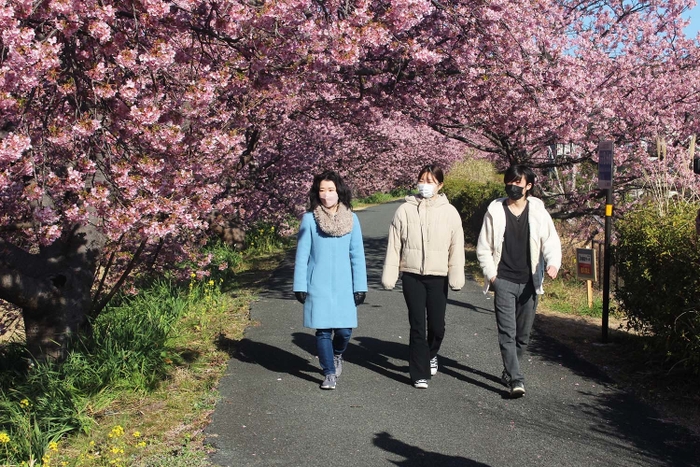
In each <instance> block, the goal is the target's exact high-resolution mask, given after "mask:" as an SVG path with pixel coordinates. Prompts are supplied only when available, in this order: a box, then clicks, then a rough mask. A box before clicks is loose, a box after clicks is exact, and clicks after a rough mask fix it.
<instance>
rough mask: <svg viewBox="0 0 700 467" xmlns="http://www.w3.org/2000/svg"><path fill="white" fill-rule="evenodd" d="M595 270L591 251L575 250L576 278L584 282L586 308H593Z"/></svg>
mask: <svg viewBox="0 0 700 467" xmlns="http://www.w3.org/2000/svg"><path fill="white" fill-rule="evenodd" d="M596 270H597V268H596V264H595V254H594V253H593V249H589V248H576V278H577V279H580V280H585V281H586V291H587V294H588V308H593V281H594V280H596Z"/></svg>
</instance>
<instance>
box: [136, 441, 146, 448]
mask: <svg viewBox="0 0 700 467" xmlns="http://www.w3.org/2000/svg"><path fill="white" fill-rule="evenodd" d="M136 446H138V447H140V448H145V447H146V442H145V441H139V443H138V444H137V445H136Z"/></svg>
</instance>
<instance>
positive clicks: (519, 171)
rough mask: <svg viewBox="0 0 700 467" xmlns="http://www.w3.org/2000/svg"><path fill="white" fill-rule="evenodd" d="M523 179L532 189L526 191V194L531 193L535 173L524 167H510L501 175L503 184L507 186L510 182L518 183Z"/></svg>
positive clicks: (533, 186)
mask: <svg viewBox="0 0 700 467" xmlns="http://www.w3.org/2000/svg"><path fill="white" fill-rule="evenodd" d="M523 177H525V182H526V183H530V184H532V188H530V189H529V190H528V193H531V192H532V189H533V188H535V178H536V177H535V172H533V171H532V169H531V168H530V167H528V166H526V165H511V166H510V167H508V170H506V173H504V174H503V182H504V183H506V184H508V183H511V182H515V183H518V182H519V181H520V180H522V178H523Z"/></svg>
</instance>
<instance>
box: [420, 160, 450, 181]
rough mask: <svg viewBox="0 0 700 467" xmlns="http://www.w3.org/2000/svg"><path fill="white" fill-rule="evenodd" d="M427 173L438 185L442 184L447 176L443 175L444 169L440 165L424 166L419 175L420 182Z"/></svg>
mask: <svg viewBox="0 0 700 467" xmlns="http://www.w3.org/2000/svg"><path fill="white" fill-rule="evenodd" d="M426 173H429V174H430V175H432V176H433V178H434V179H435V180H437V182H438V183H442V182H443V180H445V175H444V174H443V173H442V169H441V168H440V166H438V165H435V164H429V165H426V166H424V167H423V168H422V169H420V172H419V173H418V180H420V179H421V177H422V176H423V174H426Z"/></svg>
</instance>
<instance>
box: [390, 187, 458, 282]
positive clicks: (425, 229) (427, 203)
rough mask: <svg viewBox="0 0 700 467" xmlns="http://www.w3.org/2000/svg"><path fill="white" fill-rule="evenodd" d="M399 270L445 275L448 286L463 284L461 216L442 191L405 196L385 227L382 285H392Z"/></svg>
mask: <svg viewBox="0 0 700 467" xmlns="http://www.w3.org/2000/svg"><path fill="white" fill-rule="evenodd" d="M399 272H410V273H414V274H420V275H424V276H429V275H430V276H447V279H448V283H449V285H450V288H451V289H452V290H459V289H461V288H462V287H463V286H464V231H463V230H462V219H461V218H460V217H459V213H458V212H457V209H455V207H454V206H452V205H451V204H450V203H449V201H448V200H447V197H446V196H445V195H444V194H439V195H438V196H434V197H432V198H429V199H424V198H421V197H416V196H406V202H405V203H404V204H402V205H401V206H399V208H398V209H397V210H396V213H395V214H394V219H393V221H392V222H391V226H390V227H389V242H388V244H387V248H386V258H385V259H384V271H383V272H382V285H383V286H384V288H385V289H389V290H391V289H393V288H394V286H395V285H396V281H397V280H398V278H399Z"/></svg>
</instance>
